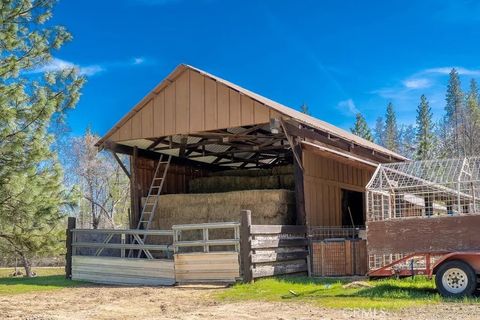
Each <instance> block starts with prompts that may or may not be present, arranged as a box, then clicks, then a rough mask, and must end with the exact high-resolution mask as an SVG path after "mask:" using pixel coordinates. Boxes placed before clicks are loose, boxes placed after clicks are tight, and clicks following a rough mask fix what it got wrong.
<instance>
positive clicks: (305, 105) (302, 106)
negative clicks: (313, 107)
mask: <svg viewBox="0 0 480 320" xmlns="http://www.w3.org/2000/svg"><path fill="white" fill-rule="evenodd" d="M300 112H301V113H304V114H306V115H309V116H310V115H311V114H310V110H308V105H307V104H306V103H303V104H302V105H301V106H300Z"/></svg>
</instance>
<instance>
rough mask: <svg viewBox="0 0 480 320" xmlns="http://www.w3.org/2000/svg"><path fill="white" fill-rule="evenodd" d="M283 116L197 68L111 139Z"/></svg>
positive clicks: (178, 79) (222, 126)
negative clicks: (203, 73) (198, 70)
mask: <svg viewBox="0 0 480 320" xmlns="http://www.w3.org/2000/svg"><path fill="white" fill-rule="evenodd" d="M273 117H280V114H279V113H278V112H276V111H273V110H271V109H270V108H268V107H267V106H266V105H264V104H263V103H260V102H258V101H255V100H253V99H252V98H250V97H248V96H246V95H243V94H241V93H240V92H238V91H236V90H234V89H231V88H228V87H227V86H225V85H223V84H221V83H218V82H217V81H215V80H214V79H211V78H209V77H207V76H205V75H202V74H200V73H199V72H197V71H195V70H189V69H187V70H185V71H184V72H182V73H181V74H180V75H178V77H176V78H175V79H174V80H172V82H171V83H170V84H169V85H168V86H166V87H165V88H163V89H162V90H160V91H159V92H157V93H156V95H154V96H153V98H152V99H150V100H148V101H147V102H146V103H145V104H144V106H143V107H142V108H141V109H140V110H139V111H138V112H137V113H135V114H134V115H133V116H132V118H130V119H129V120H128V121H127V122H125V124H123V125H122V126H121V127H120V128H119V130H118V131H117V132H116V133H115V134H113V135H112V136H111V137H110V138H109V139H110V140H111V141H116V142H118V141H126V140H133V139H140V138H143V139H146V138H156V137H162V136H168V135H173V134H188V133H194V132H199V131H206V130H215V129H225V128H231V127H238V126H248V125H254V124H261V123H268V122H269V121H270V118H273Z"/></svg>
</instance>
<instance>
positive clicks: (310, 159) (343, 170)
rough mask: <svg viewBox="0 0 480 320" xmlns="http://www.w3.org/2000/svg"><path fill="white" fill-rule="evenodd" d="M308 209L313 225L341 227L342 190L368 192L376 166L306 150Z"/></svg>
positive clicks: (308, 218) (306, 201)
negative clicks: (369, 182)
mask: <svg viewBox="0 0 480 320" xmlns="http://www.w3.org/2000/svg"><path fill="white" fill-rule="evenodd" d="M303 167H304V189H305V211H306V215H307V225H309V226H341V224H342V212H341V210H342V208H341V189H349V190H354V191H364V190H365V186H366V185H367V183H368V180H369V179H370V177H371V175H372V174H373V171H374V168H372V169H371V170H368V169H364V168H358V167H355V166H353V165H348V164H345V163H342V162H339V161H336V160H333V159H329V158H326V157H322V156H320V155H318V154H315V153H313V152H310V151H307V150H304V151H303Z"/></svg>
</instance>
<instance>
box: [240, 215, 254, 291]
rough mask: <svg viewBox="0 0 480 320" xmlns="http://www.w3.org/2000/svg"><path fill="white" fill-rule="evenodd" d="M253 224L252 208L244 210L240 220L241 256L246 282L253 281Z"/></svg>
mask: <svg viewBox="0 0 480 320" xmlns="http://www.w3.org/2000/svg"><path fill="white" fill-rule="evenodd" d="M251 226H252V212H251V211H250V210H242V212H241V220H240V257H241V259H242V271H243V281H244V282H245V283H251V282H253V268H252V235H251V234H250V227H251Z"/></svg>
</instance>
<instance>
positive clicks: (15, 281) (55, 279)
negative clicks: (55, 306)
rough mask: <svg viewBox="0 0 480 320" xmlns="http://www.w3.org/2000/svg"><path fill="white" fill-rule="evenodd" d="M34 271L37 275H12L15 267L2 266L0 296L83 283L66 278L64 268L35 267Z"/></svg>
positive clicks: (49, 289) (0, 271)
mask: <svg viewBox="0 0 480 320" xmlns="http://www.w3.org/2000/svg"><path fill="white" fill-rule="evenodd" d="M33 271H35V272H36V273H37V277H34V278H25V277H10V274H12V272H13V268H0V296H1V295H11V294H19V293H28V292H38V291H52V290H59V289H62V288H70V287H75V286H78V285H80V284H81V282H79V281H72V280H67V279H65V271H64V268H34V269H33ZM22 272H23V270H22Z"/></svg>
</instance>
